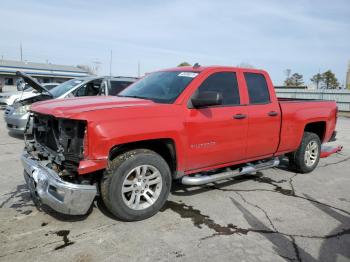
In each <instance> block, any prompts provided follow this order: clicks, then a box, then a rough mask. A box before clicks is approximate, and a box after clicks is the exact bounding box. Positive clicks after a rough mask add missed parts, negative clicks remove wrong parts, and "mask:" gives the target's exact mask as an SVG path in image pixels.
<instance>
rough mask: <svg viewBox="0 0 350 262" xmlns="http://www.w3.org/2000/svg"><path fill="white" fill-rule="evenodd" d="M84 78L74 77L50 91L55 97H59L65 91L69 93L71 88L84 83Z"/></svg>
mask: <svg viewBox="0 0 350 262" xmlns="http://www.w3.org/2000/svg"><path fill="white" fill-rule="evenodd" d="M83 81H84V80H81V79H72V80H69V81H67V82H64V83H63V84H60V85H58V86H56V87H54V88H52V89H51V90H50V93H51V94H52V95H53V97H55V98H56V97H59V96H61V95H63V94H65V93H67V92H68V91H69V90H72V89H73V88H74V87H76V86H77V85H79V84H80V83H82V82H83Z"/></svg>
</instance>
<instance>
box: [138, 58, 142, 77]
mask: <svg viewBox="0 0 350 262" xmlns="http://www.w3.org/2000/svg"><path fill="white" fill-rule="evenodd" d="M140 76H141V64H140V61H138V62H137V77H140Z"/></svg>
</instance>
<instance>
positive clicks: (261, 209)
mask: <svg viewBox="0 0 350 262" xmlns="http://www.w3.org/2000/svg"><path fill="white" fill-rule="evenodd" d="M235 193H236V194H237V195H238V196H239V197H240V198H241V199H242V200H243V202H245V203H246V204H248V205H250V206H252V207H255V208H257V209H259V210H260V211H262V212H263V213H264V215H265V217H266V219H267V220H268V221H269V223H270V225H271V227H272V228H273V230H275V231H276V232H277V229H276V227H275V225H274V224H273V223H272V220H271V218H270V217H269V215H268V214H267V212H266V211H265V210H264V209H263V208H262V207H260V206H258V205H256V204H253V203H251V202H249V201H248V200H246V199H245V198H244V197H243V196H242V194H240V193H238V192H235Z"/></svg>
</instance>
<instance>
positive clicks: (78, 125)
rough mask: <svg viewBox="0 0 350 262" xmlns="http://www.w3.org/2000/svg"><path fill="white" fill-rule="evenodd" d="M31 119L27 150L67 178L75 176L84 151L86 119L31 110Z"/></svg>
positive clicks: (27, 132)
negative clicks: (59, 116)
mask: <svg viewBox="0 0 350 262" xmlns="http://www.w3.org/2000/svg"><path fill="white" fill-rule="evenodd" d="M28 123H29V124H28V125H27V128H26V131H25V147H26V151H27V152H28V153H29V154H30V155H31V157H33V158H34V159H36V160H39V161H41V163H43V164H44V165H45V166H47V167H49V168H50V169H52V170H54V171H55V172H57V173H58V175H59V176H61V177H62V178H63V177H65V180H75V179H76V178H77V174H78V173H77V169H78V166H79V161H80V160H82V159H83V155H84V136H85V130H86V122H85V121H81V120H72V119H63V118H55V117H53V116H50V115H42V114H37V113H31V115H30V118H29V121H28Z"/></svg>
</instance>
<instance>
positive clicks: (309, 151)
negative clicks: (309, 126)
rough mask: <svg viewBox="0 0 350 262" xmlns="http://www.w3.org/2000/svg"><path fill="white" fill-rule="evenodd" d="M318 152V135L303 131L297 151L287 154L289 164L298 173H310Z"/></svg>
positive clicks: (317, 158)
mask: <svg viewBox="0 0 350 262" xmlns="http://www.w3.org/2000/svg"><path fill="white" fill-rule="evenodd" d="M320 154H321V141H320V138H319V137H318V135H316V134H315V133H310V132H305V133H304V136H303V139H302V141H301V144H300V146H299V148H298V149H297V151H295V152H293V153H291V154H290V155H289V165H290V167H291V169H293V170H294V171H296V172H298V173H310V172H312V171H313V170H314V169H315V168H316V166H317V164H318V162H319V160H320Z"/></svg>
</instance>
